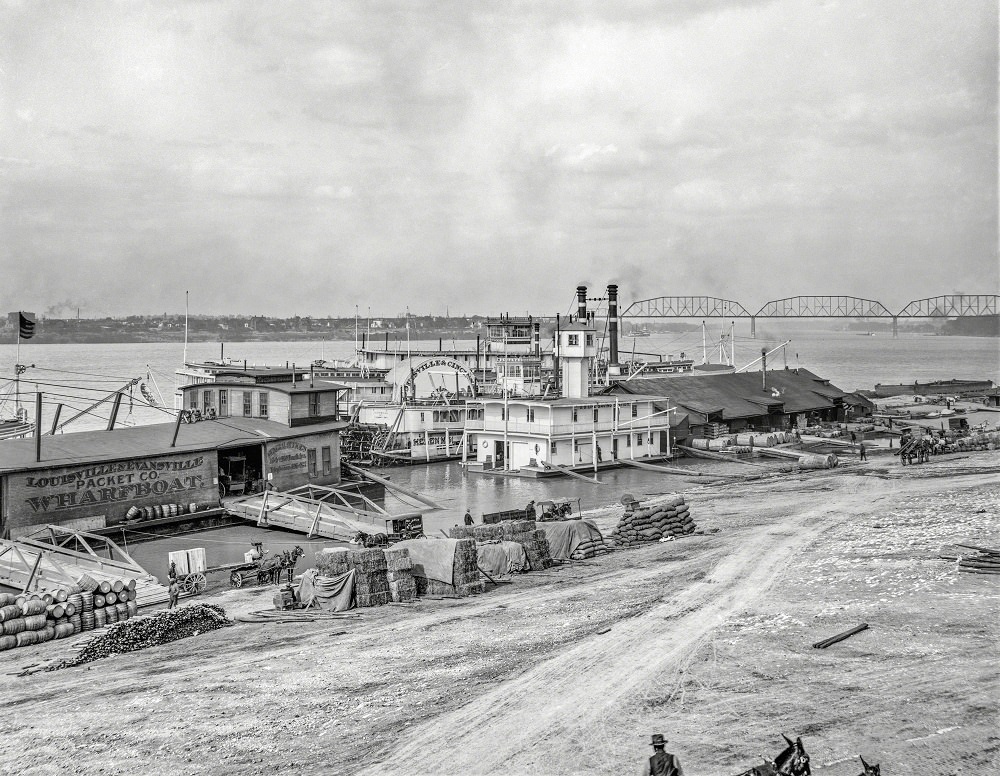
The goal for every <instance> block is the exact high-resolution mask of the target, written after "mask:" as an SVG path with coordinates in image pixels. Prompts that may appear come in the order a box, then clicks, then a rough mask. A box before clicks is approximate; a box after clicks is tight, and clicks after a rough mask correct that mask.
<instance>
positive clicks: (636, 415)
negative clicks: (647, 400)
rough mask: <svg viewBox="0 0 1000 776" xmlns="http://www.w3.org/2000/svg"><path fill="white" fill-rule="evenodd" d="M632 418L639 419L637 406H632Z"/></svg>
mask: <svg viewBox="0 0 1000 776" xmlns="http://www.w3.org/2000/svg"><path fill="white" fill-rule="evenodd" d="M632 417H633V418H637V417H639V405H638V404H633V405H632Z"/></svg>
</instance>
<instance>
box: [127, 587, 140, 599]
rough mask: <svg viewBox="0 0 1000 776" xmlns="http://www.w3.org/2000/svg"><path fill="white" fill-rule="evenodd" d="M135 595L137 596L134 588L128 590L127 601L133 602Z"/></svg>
mask: <svg viewBox="0 0 1000 776" xmlns="http://www.w3.org/2000/svg"><path fill="white" fill-rule="evenodd" d="M137 595H138V593H136V592H135V588H132V589H130V590H129V591H128V600H129V601H134V600H135V597H136V596H137Z"/></svg>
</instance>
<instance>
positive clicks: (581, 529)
mask: <svg viewBox="0 0 1000 776" xmlns="http://www.w3.org/2000/svg"><path fill="white" fill-rule="evenodd" d="M538 527H539V528H541V529H542V530H543V531H545V538H546V539H548V541H549V555H551V556H552V557H553V558H560V559H567V558H569V556H570V555H572V554H573V551H574V550H575V549H576V548H577V547H579V546H580V545H581V544H583V543H584V542H590V541H600V540H601V539H602V536H601V532H600V531H599V530H597V526H595V525H594V524H593V523H588V522H587V521H586V520H560V521H558V522H555V523H539V524H538Z"/></svg>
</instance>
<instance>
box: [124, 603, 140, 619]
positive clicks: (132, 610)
mask: <svg viewBox="0 0 1000 776" xmlns="http://www.w3.org/2000/svg"><path fill="white" fill-rule="evenodd" d="M125 606H127V607H128V616H129V617H130V618H131V617H135V616H136V615H138V614H139V605H138V604H137V603H136V602H135V600H134V599H133V600H131V601H129V602H128V603H126V604H125Z"/></svg>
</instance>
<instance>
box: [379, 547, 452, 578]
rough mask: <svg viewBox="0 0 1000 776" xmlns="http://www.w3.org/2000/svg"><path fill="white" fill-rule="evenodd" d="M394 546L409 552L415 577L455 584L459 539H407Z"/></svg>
mask: <svg viewBox="0 0 1000 776" xmlns="http://www.w3.org/2000/svg"><path fill="white" fill-rule="evenodd" d="M392 546H393V548H394V549H406V550H409V552H410V562H411V563H412V564H413V567H412V569H411V572H412V574H413V576H415V577H423V578H424V579H436V580H437V581H438V582H444V583H445V584H446V585H451V584H454V575H455V548H456V547H458V539H407V540H406V541H405V542H396V543H395V544H394V545H392Z"/></svg>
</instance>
